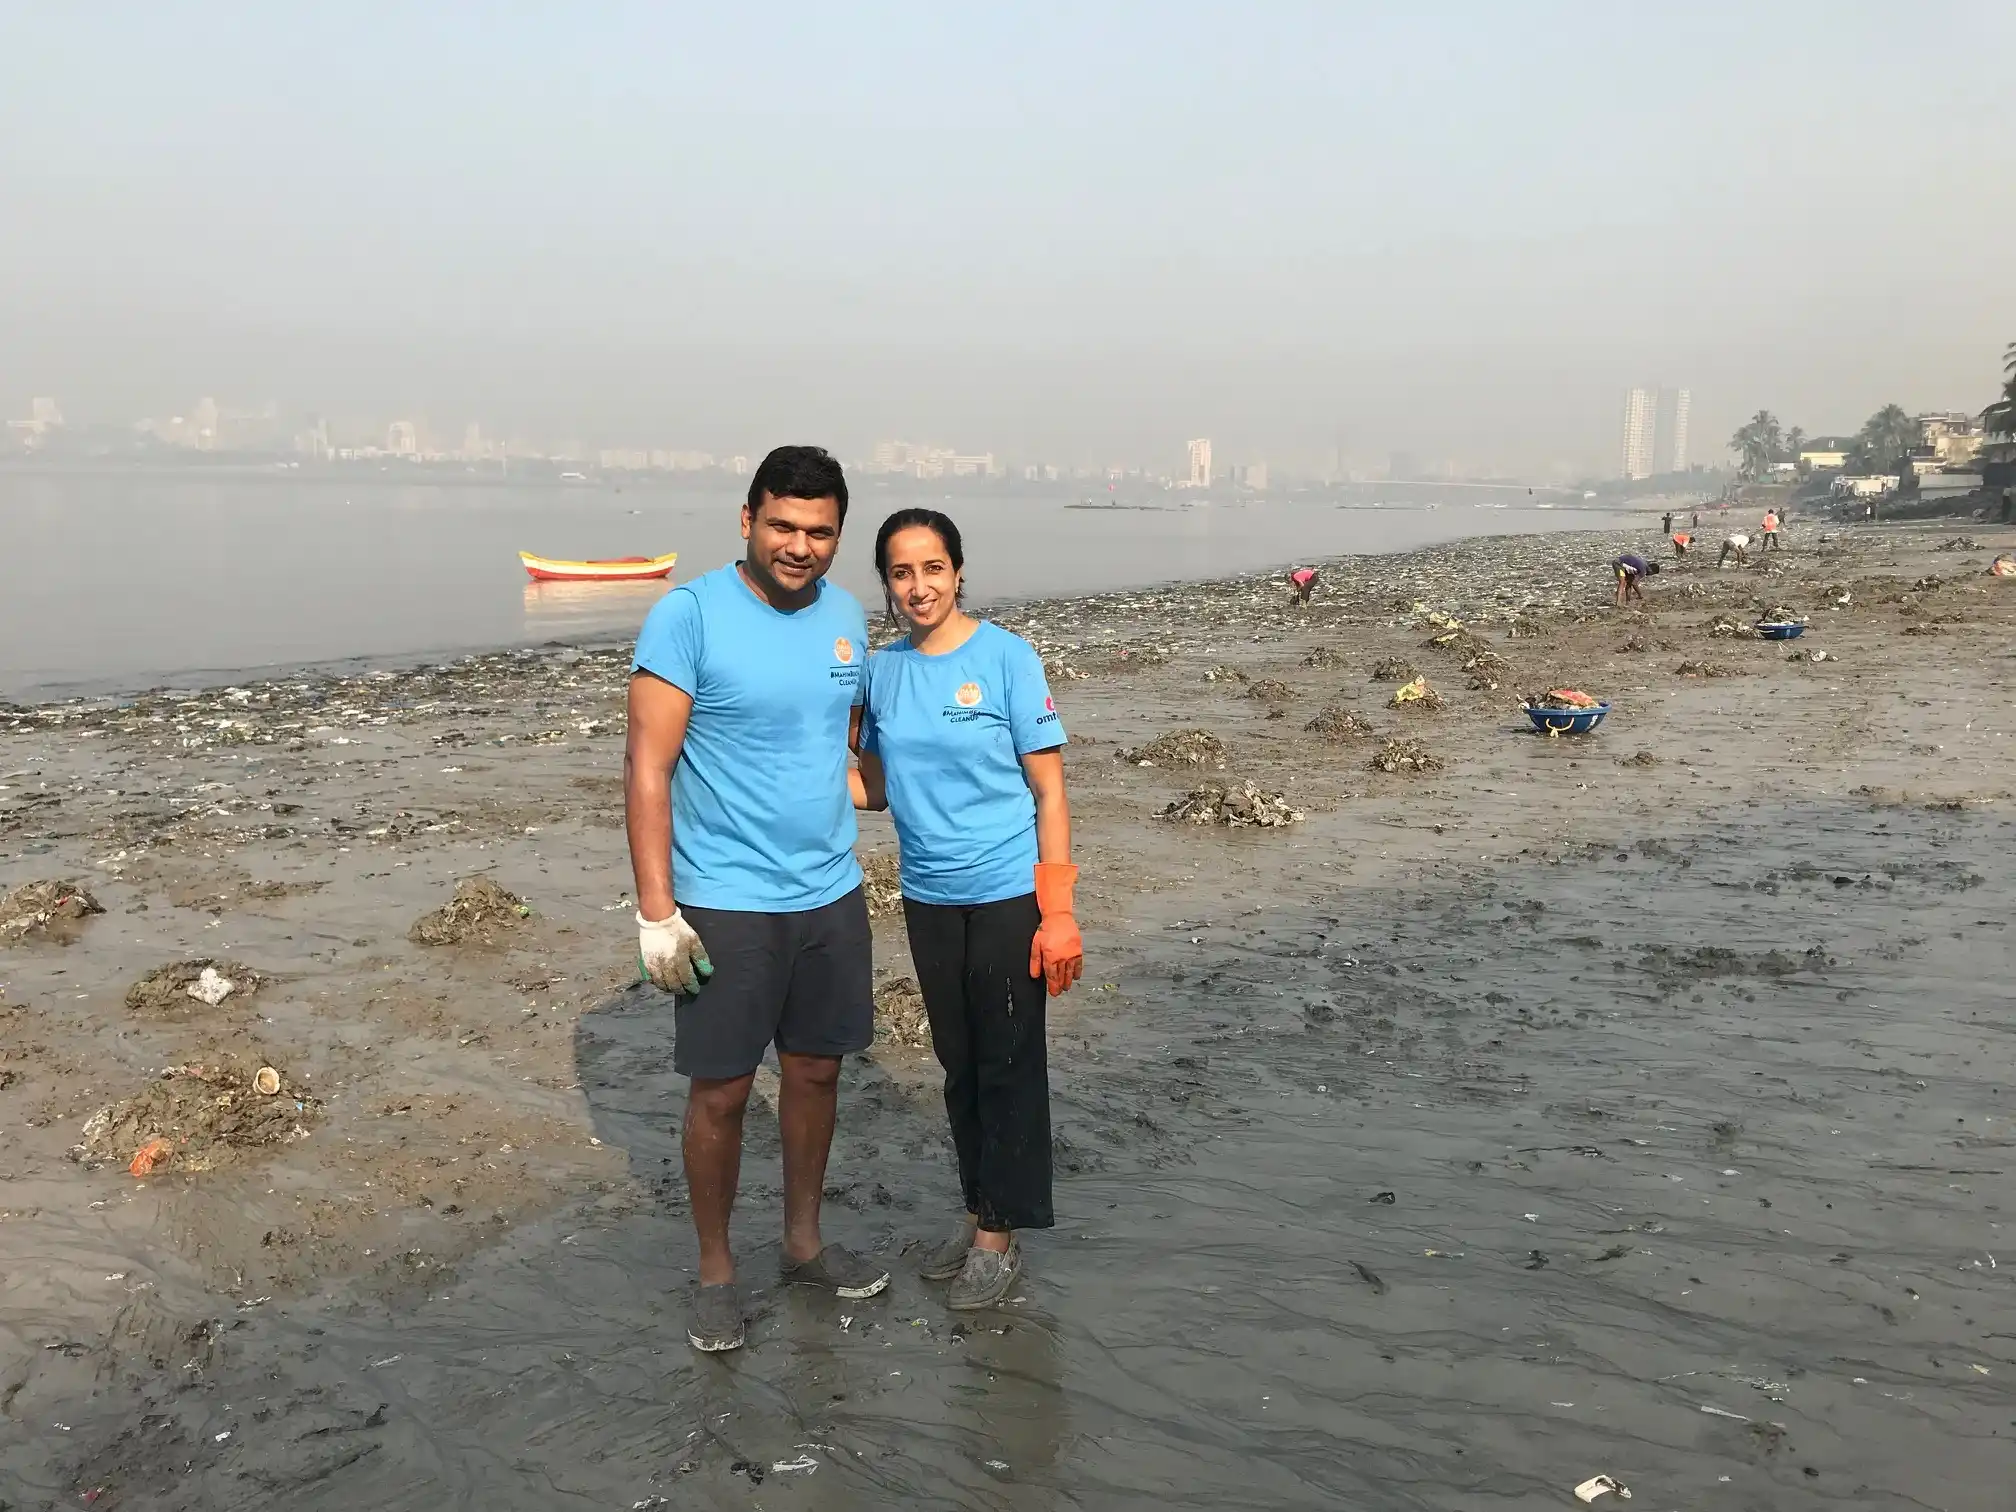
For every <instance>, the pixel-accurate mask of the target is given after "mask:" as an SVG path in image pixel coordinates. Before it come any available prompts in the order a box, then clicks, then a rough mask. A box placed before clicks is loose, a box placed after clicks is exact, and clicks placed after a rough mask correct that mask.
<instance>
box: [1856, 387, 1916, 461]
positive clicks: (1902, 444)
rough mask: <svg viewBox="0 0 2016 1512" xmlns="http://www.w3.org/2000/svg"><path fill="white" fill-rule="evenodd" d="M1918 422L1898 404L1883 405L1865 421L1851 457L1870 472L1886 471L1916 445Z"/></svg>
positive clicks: (1857, 436) (1857, 435)
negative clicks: (1853, 456) (1854, 457)
mask: <svg viewBox="0 0 2016 1512" xmlns="http://www.w3.org/2000/svg"><path fill="white" fill-rule="evenodd" d="M1918 439H1919V431H1918V422H1917V421H1916V420H1913V419H1912V418H1911V417H1910V416H1909V415H1907V414H1905V413H1904V407H1903V406H1902V405H1901V404H1886V405H1884V406H1883V408H1881V409H1880V410H1878V411H1876V413H1875V414H1873V415H1871V416H1870V417H1869V418H1868V419H1867V420H1865V421H1863V422H1862V429H1861V430H1860V431H1859V432H1858V433H1857V434H1856V437H1855V454H1856V457H1857V459H1858V460H1859V461H1860V462H1861V464H1862V465H1863V466H1864V467H1866V468H1868V469H1869V470H1870V471H1871V472H1889V471H1890V470H1891V469H1892V468H1893V467H1895V466H1896V465H1897V463H1898V462H1899V461H1900V460H1901V459H1902V458H1904V457H1905V456H1907V455H1908V454H1909V453H1910V451H1911V449H1912V448H1913V447H1915V446H1916V445H1917V444H1918Z"/></svg>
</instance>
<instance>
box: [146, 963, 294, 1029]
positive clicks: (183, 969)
mask: <svg viewBox="0 0 2016 1512" xmlns="http://www.w3.org/2000/svg"><path fill="white" fill-rule="evenodd" d="M266 980H267V979H266V978H265V977H263V976H261V975H260V974H259V973H258V972H256V971H254V970H253V969H252V968H251V967H250V966H247V965H245V964H244V963H243V962H241V961H224V960H213V959H211V958H209V957H207V956H206V957H204V958H202V959H200V960H194V961H170V962H169V963H168V964H167V965H165V966H156V967H155V968H154V969H153V970H152V971H150V972H148V973H147V975H145V976H143V977H142V978H140V980H139V981H137V982H135V983H134V984H133V985H132V986H131V987H128V988H127V989H126V1006H127V1007H128V1008H130V1009H132V1011H133V1012H135V1013H142V1014H146V1015H148V1016H149V1017H152V1018H180V1017H183V1016H185V1015H187V1014H190V1013H193V1012H194V1011H195V1010H196V1008H197V1007H198V1006H202V1007H208V1008H215V1007H216V1006H217V1005H218V1004H220V1003H222V1002H223V1001H224V1000H225V999H226V998H229V997H246V998H249V997H251V996H252V995H253V994H254V993H256V992H258V990H259V989H260V988H261V987H264V986H265V985H266Z"/></svg>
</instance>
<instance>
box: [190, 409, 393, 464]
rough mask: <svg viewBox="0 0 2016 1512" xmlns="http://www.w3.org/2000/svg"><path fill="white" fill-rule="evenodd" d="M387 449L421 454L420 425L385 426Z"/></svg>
mask: <svg viewBox="0 0 2016 1512" xmlns="http://www.w3.org/2000/svg"><path fill="white" fill-rule="evenodd" d="M205 402H206V403H207V402H208V401H207V400H206V401H205ZM385 450H386V452H387V453H388V454H389V455H391V456H394V457H417V456H419V455H420V427H419V426H418V425H416V424H414V423H413V422H412V421H411V420H394V421H393V422H392V423H391V424H390V425H388V426H386V427H385Z"/></svg>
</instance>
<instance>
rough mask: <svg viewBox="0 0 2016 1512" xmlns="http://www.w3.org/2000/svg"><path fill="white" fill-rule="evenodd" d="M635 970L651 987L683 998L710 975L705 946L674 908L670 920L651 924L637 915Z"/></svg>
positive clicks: (642, 916) (694, 992) (710, 967)
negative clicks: (677, 994)
mask: <svg viewBox="0 0 2016 1512" xmlns="http://www.w3.org/2000/svg"><path fill="white" fill-rule="evenodd" d="M637 969H638V971H640V972H642V973H643V975H644V979H645V980H646V981H648V982H650V983H651V984H652V985H653V986H655V987H662V988H663V989H664V990H665V991H667V992H677V993H682V994H684V995H685V996H687V997H692V996H693V995H694V994H696V993H697V992H699V990H700V989H701V988H702V987H703V986H705V985H706V982H707V979H708V978H709V977H711V976H712V975H714V963H713V962H712V961H710V960H708V959H707V947H706V946H705V945H703V944H701V943H700V936H699V934H698V932H696V931H695V930H694V928H693V926H692V925H691V924H688V923H687V922H686V921H685V920H684V919H683V918H681V917H680V916H679V910H678V909H677V908H674V909H673V910H672V917H670V918H669V919H660V920H659V921H658V922H657V923H655V924H654V923H652V922H651V920H649V919H647V918H645V917H644V915H643V914H642V913H639V914H638V915H637Z"/></svg>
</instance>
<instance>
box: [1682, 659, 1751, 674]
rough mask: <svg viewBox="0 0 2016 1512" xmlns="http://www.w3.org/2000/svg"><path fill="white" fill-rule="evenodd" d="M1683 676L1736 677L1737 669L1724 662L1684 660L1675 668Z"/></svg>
mask: <svg viewBox="0 0 2016 1512" xmlns="http://www.w3.org/2000/svg"><path fill="white" fill-rule="evenodd" d="M1673 670H1674V671H1675V672H1677V673H1679V674H1680V676H1682V677H1734V676H1736V675H1737V674H1736V669H1735V668H1734V667H1731V666H1728V665H1726V664H1724V663H1722V662H1711V661H1684V662H1682V663H1680V665H1679V666H1677V667H1675V668H1674V669H1673Z"/></svg>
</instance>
